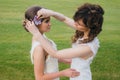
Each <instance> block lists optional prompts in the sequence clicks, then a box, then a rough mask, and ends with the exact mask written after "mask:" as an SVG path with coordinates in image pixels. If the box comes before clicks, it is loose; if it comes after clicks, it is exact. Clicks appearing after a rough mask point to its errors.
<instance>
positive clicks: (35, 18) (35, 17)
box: [33, 16, 41, 25]
mask: <svg viewBox="0 0 120 80" xmlns="http://www.w3.org/2000/svg"><path fill="white" fill-rule="evenodd" d="M33 21H34V23H35V25H39V24H41V19H38V18H37V16H34V19H33Z"/></svg>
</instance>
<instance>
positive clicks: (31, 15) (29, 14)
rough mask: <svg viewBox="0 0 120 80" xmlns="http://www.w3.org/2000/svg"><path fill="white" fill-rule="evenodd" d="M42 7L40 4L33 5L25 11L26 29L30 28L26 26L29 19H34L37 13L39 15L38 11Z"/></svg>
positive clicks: (24, 23)
mask: <svg viewBox="0 0 120 80" xmlns="http://www.w3.org/2000/svg"><path fill="white" fill-rule="evenodd" d="M40 9H42V7H40V6H32V7H30V8H28V9H27V10H26V11H25V15H24V17H25V20H24V21H23V27H24V29H25V30H26V31H28V30H27V29H26V28H25V25H26V22H27V20H28V21H33V19H34V17H35V15H37V12H38V11H39V10H40ZM41 21H43V19H42V20H41Z"/></svg>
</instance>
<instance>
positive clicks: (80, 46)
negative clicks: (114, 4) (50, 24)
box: [26, 3, 104, 80]
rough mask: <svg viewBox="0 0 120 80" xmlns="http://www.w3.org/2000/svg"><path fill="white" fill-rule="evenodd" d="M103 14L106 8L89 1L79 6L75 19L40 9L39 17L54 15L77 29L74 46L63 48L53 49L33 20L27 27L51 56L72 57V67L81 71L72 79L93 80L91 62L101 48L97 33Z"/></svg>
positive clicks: (71, 79) (59, 57) (73, 41)
mask: <svg viewBox="0 0 120 80" xmlns="http://www.w3.org/2000/svg"><path fill="white" fill-rule="evenodd" d="M103 14H104V10H103V9H102V8H101V6H99V5H96V4H89V3H86V4H84V5H82V6H80V7H79V8H78V10H77V11H76V12H75V14H74V16H73V19H74V20H72V19H70V18H68V17H66V16H64V15H62V14H60V13H58V12H54V11H52V10H47V9H42V10H39V11H38V13H37V15H38V18H39V17H48V16H53V17H55V18H56V19H58V20H60V21H62V22H64V23H66V24H67V25H69V26H70V27H72V28H73V29H75V30H76V32H75V35H74V36H73V39H72V48H68V49H63V50H55V49H53V48H52V47H51V46H50V44H49V43H48V42H47V41H46V40H45V39H44V38H43V37H42V36H41V34H40V33H39V31H38V29H37V28H35V26H34V23H33V22H28V23H27V25H26V28H27V29H28V30H29V31H30V32H31V33H32V34H33V36H35V37H36V38H37V39H38V40H39V42H41V45H42V47H43V48H44V49H45V50H46V51H47V52H48V54H50V55H51V56H53V57H56V58H58V59H61V58H62V59H70V58H72V63H71V68H74V69H76V70H77V71H79V72H80V75H79V76H78V77H75V78H70V80H92V75H91V70H90V64H91V63H92V60H93V58H94V57H95V55H96V53H97V51H98V48H99V40H98V38H97V35H98V34H99V33H100V32H101V31H102V23H103Z"/></svg>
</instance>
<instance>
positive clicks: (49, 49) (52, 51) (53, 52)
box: [36, 34, 58, 58]
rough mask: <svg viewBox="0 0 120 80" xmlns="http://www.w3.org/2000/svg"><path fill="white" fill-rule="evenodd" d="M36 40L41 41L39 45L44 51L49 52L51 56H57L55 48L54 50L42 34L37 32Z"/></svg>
mask: <svg viewBox="0 0 120 80" xmlns="http://www.w3.org/2000/svg"><path fill="white" fill-rule="evenodd" d="M36 37H37V39H38V41H39V42H40V43H41V46H42V47H43V48H44V49H45V51H46V52H47V53H48V54H50V55H51V56H53V57H56V58H58V56H57V55H56V53H57V50H55V49H54V48H53V47H52V46H51V45H50V43H48V41H47V40H46V39H44V38H43V36H42V35H41V34H38V35H37V36H36Z"/></svg>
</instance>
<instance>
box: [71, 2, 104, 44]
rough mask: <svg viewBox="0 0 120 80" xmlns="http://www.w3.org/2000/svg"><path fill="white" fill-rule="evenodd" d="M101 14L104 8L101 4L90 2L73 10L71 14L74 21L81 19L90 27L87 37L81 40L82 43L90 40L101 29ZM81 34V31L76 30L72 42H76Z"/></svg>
mask: <svg viewBox="0 0 120 80" xmlns="http://www.w3.org/2000/svg"><path fill="white" fill-rule="evenodd" d="M103 14H104V10H103V9H102V7H101V6H99V5H95V4H90V3H85V4H84V5H82V6H81V7H79V8H78V10H77V11H76V12H75V14H74V16H73V19H74V21H79V20H82V21H83V23H84V24H85V26H86V27H87V28H89V29H90V32H89V35H88V38H87V39H84V40H82V43H87V42H90V41H92V40H93V39H94V38H95V37H96V36H97V35H98V34H99V33H100V32H101V31H102V24H103ZM83 35H84V33H83V32H81V31H78V30H76V32H75V35H74V36H73V39H72V42H73V43H74V42H76V41H77V39H78V38H82V37H83Z"/></svg>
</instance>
